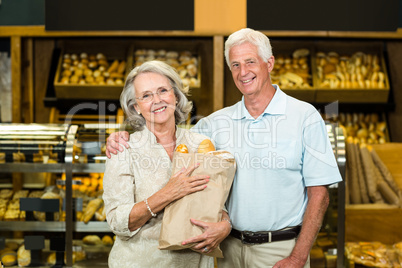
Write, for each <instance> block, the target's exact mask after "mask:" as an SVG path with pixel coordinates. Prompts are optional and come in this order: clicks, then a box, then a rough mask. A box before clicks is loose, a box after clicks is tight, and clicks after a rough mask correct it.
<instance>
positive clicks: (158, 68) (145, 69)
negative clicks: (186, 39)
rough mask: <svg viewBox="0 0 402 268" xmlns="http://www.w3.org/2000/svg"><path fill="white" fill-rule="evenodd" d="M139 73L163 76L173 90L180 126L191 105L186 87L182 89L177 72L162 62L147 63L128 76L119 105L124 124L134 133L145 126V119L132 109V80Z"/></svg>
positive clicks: (133, 95) (177, 121) (133, 96)
mask: <svg viewBox="0 0 402 268" xmlns="http://www.w3.org/2000/svg"><path fill="white" fill-rule="evenodd" d="M141 73H157V74H160V75H163V76H165V77H166V78H167V79H168V80H169V83H170V85H171V86H172V88H173V90H174V94H175V96H176V101H177V103H176V110H175V112H174V116H175V122H176V124H180V123H182V122H184V121H185V120H186V119H187V116H188V114H189V113H190V111H191V109H192V107H193V104H192V103H191V102H190V101H189V100H188V99H187V97H186V95H187V94H188V87H183V82H182V81H181V79H180V76H179V75H178V73H177V71H176V70H175V69H174V68H173V67H171V66H170V65H168V64H166V63H164V62H162V61H157V60H154V61H148V62H145V63H143V64H142V65H140V66H138V67H135V68H134V69H133V70H131V72H130V73H129V74H128V76H127V78H126V82H125V84H124V88H123V91H122V92H121V95H120V105H121V107H122V109H123V111H124V113H125V115H126V122H127V123H129V124H130V125H131V127H132V128H133V130H134V131H137V130H142V129H143V128H144V125H145V118H144V117H143V116H142V115H140V114H138V113H137V111H136V110H135V108H134V105H135V104H137V99H136V97H135V88H134V80H135V79H136V77H137V76H138V75H139V74H141Z"/></svg>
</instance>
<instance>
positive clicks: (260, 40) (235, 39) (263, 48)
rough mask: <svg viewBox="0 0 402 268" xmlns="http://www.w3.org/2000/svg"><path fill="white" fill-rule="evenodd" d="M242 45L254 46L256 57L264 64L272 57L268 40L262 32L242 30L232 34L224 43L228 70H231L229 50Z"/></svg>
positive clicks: (248, 29)
mask: <svg viewBox="0 0 402 268" xmlns="http://www.w3.org/2000/svg"><path fill="white" fill-rule="evenodd" d="M243 43H250V44H253V45H255V46H256V47H257V49H258V55H259V56H260V57H261V58H262V59H263V60H264V62H267V61H268V59H269V58H270V57H271V56H272V47H271V43H270V42H269V38H268V37H267V36H266V35H265V34H263V33H262V32H259V31H255V30H253V29H250V28H244V29H241V30H238V31H237V32H234V33H232V34H231V35H230V36H229V38H228V39H227V40H226V42H225V58H226V64H227V65H228V66H229V69H231V66H230V59H229V52H230V49H232V48H233V47H234V46H238V45H241V44H243Z"/></svg>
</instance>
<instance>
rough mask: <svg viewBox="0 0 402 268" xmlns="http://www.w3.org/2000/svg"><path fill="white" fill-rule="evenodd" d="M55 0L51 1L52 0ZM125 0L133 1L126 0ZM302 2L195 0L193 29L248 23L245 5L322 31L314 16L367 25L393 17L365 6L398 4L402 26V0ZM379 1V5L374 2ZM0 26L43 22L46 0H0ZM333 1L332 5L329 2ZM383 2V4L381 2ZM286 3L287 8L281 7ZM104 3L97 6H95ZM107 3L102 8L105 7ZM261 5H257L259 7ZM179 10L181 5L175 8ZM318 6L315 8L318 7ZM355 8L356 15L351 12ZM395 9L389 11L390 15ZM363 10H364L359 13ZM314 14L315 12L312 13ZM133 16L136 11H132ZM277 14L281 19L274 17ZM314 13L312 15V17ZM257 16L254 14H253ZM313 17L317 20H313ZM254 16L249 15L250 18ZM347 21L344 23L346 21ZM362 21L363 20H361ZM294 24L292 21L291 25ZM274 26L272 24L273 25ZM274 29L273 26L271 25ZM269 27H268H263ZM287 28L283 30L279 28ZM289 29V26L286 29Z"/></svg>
mask: <svg viewBox="0 0 402 268" xmlns="http://www.w3.org/2000/svg"><path fill="white" fill-rule="evenodd" d="M52 2H54V1H52ZM127 2H128V3H132V2H133V1H129V0H127ZM324 2H325V3H327V4H325V6H327V8H325V6H323V2H322V1H317V0H316V1H309V2H308V3H306V2H305V1H298V0H286V1H274V0H272V1H261V0H249V3H248V2H247V0H231V1H230V0H220V1H216V0H194V9H195V12H194V25H195V27H194V30H195V31H196V32H200V33H202V32H208V33H215V32H218V31H221V32H231V31H234V30H237V29H239V28H242V27H245V26H247V21H246V19H247V14H246V12H247V5H248V4H249V8H253V9H254V10H256V12H257V11H258V13H261V14H263V15H261V16H260V15H259V16H258V18H259V20H260V21H262V22H260V23H266V24H267V25H271V24H272V25H275V24H277V23H279V24H282V23H283V24H284V25H286V24H287V23H288V22H289V21H292V17H295V16H297V14H299V16H301V18H302V20H303V21H301V20H298V22H299V23H296V24H303V23H304V21H306V17H308V18H310V17H312V18H313V19H312V21H313V22H314V23H313V24H312V25H311V27H312V28H311V29H310V30H322V29H318V28H317V29H314V28H315V27H321V26H322V24H320V23H316V21H317V19H319V18H322V19H326V18H328V17H330V16H332V17H333V18H334V19H331V20H328V19H327V20H328V21H330V22H331V25H337V24H340V23H341V22H342V25H344V26H345V25H347V23H349V25H354V24H353V22H354V20H355V19H356V18H365V19H367V20H369V21H368V23H367V24H368V25H371V24H372V22H373V23H374V24H373V25H376V24H379V23H380V24H381V23H383V21H384V20H388V19H389V18H390V17H392V16H369V17H364V16H363V15H364V14H365V13H364V8H365V7H366V8H370V9H371V11H372V10H373V8H376V7H377V12H381V10H382V9H383V7H384V6H388V7H391V6H395V3H396V6H397V5H398V4H397V3H399V7H398V10H399V11H398V19H397V22H396V23H397V25H398V28H402V0H392V1H386V3H385V2H380V1H378V0H377V1H376V0H369V2H366V1H362V0H352V1H350V0H342V3H340V2H339V1H338V2H336V3H335V2H329V1H324ZM376 2H378V5H375V3H376ZM0 3H1V4H0V26H1V25H45V5H46V1H45V0H1V2H0ZM331 3H332V4H331ZM384 4H386V5H384ZM284 5H286V6H287V7H288V8H282V6H284ZM102 6H104V5H99V7H98V8H100V7H102ZM107 7H108V6H107V5H106V6H105V8H106V9H107ZM259 7H260V8H259ZM177 8H178V9H180V7H177ZM317 9H318V10H317ZM355 9H356V12H355V13H356V14H353V13H351V11H353V10H355ZM394 10H395V9H393V10H391V11H390V14H392V13H393V12H394ZM362 11H363V12H362ZM314 14H315V15H314ZM134 16H135V13H134ZM278 16H279V18H280V19H276V18H277V17H278ZM314 16H315V17H314ZM256 17H257V16H256ZM314 18H316V19H314ZM251 19H254V18H250V15H249V20H251ZM345 23H346V24H345ZM362 24H363V23H362ZM293 25H294V24H293ZM272 27H274V26H272ZM271 29H274V28H271ZM265 30H270V29H265ZM281 30H286V29H281ZM288 30H291V29H288Z"/></svg>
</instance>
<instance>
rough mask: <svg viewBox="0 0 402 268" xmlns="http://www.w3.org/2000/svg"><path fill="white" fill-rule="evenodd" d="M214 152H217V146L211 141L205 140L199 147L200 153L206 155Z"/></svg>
mask: <svg viewBox="0 0 402 268" xmlns="http://www.w3.org/2000/svg"><path fill="white" fill-rule="evenodd" d="M212 151H215V146H214V145H213V144H212V142H211V140H208V139H205V140H203V141H202V142H201V143H200V145H198V153H201V154H206V153H208V152H212Z"/></svg>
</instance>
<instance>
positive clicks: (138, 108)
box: [134, 104, 141, 115]
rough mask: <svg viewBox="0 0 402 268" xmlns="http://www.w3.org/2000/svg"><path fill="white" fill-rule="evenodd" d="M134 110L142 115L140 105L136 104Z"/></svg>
mask: <svg viewBox="0 0 402 268" xmlns="http://www.w3.org/2000/svg"><path fill="white" fill-rule="evenodd" d="M134 109H135V111H136V112H137V113H138V114H139V115H140V114H141V110H140V107H138V104H134Z"/></svg>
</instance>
